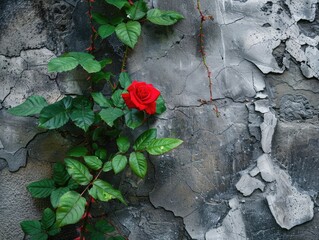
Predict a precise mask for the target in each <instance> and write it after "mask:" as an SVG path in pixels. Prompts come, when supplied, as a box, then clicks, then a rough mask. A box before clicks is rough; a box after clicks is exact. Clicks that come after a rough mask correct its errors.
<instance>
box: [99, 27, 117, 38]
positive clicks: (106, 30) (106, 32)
mask: <svg viewBox="0 0 319 240" xmlns="http://www.w3.org/2000/svg"><path fill="white" fill-rule="evenodd" d="M114 31H115V27H114V26H112V25H110V24H104V25H102V26H100V27H99V29H98V31H97V32H98V34H99V35H100V37H101V38H102V39H105V38H107V37H109V36H111V35H112V34H113V33H114Z"/></svg>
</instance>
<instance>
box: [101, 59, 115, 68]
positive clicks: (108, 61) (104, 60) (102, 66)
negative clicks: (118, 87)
mask: <svg viewBox="0 0 319 240" xmlns="http://www.w3.org/2000/svg"><path fill="white" fill-rule="evenodd" d="M112 62H113V61H112V59H111V58H105V59H103V60H102V61H100V65H101V68H104V67H105V66H106V65H109V64H111V63H112Z"/></svg>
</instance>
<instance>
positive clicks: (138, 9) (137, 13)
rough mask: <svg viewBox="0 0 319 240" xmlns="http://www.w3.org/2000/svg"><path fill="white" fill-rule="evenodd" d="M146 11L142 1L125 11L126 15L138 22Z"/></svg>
mask: <svg viewBox="0 0 319 240" xmlns="http://www.w3.org/2000/svg"><path fill="white" fill-rule="evenodd" d="M147 10H148V8H147V5H146V3H145V2H144V0H139V1H138V2H135V3H134V5H133V6H130V7H129V8H127V9H126V14H127V17H128V18H130V19H132V20H140V19H141V18H143V17H144V16H145V15H146V12H147Z"/></svg>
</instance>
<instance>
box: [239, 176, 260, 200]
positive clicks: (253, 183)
mask: <svg viewBox="0 0 319 240" xmlns="http://www.w3.org/2000/svg"><path fill="white" fill-rule="evenodd" d="M235 186H236V188H237V190H238V191H240V192H241V193H242V194H243V195H244V196H245V197H247V196H250V195H251V194H252V193H253V192H254V191H255V190H257V189H260V190H261V191H264V188H265V184H263V183H262V182H261V181H259V180H258V179H256V178H252V177H250V176H249V174H244V175H243V176H241V178H240V179H239V181H238V182H237V183H236V185H235Z"/></svg>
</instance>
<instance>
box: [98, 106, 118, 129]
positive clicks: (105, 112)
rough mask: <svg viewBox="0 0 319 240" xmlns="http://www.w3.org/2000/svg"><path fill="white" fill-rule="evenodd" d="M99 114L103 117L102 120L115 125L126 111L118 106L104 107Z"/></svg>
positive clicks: (111, 125)
mask: <svg viewBox="0 0 319 240" xmlns="http://www.w3.org/2000/svg"><path fill="white" fill-rule="evenodd" d="M99 115H100V117H101V118H102V120H103V121H104V122H106V123H107V125H109V126H110V127H113V124H114V121H115V120H116V119H118V118H119V117H121V116H123V115H124V113H123V111H122V110H121V109H118V108H107V109H102V111H101V112H100V113H99Z"/></svg>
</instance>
